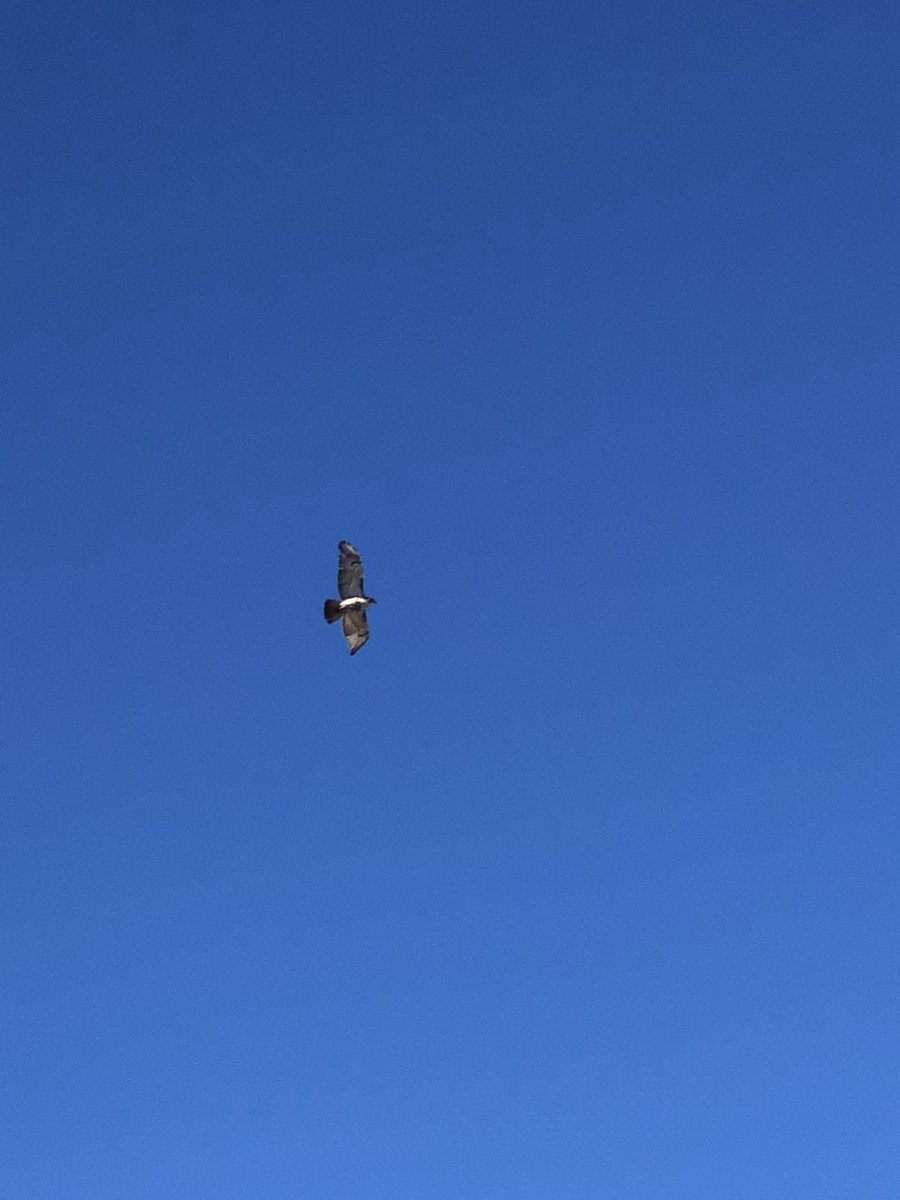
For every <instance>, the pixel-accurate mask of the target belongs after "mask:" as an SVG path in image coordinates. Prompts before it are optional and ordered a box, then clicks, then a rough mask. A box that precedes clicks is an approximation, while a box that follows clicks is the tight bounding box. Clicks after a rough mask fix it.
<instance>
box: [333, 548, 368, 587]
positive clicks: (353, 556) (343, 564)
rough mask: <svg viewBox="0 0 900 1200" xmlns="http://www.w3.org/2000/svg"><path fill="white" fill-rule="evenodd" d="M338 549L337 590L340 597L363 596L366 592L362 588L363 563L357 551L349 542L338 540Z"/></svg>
mask: <svg viewBox="0 0 900 1200" xmlns="http://www.w3.org/2000/svg"><path fill="white" fill-rule="evenodd" d="M338 550H340V552H341V555H340V558H339V559H338V591H339V592H340V594H341V599H342V600H349V599H350V598H351V596H364V595H365V594H366V593H365V591H364V590H363V565H362V559H361V558H360V557H359V552H358V551H357V550H355V549H354V547H353V546H351V545H350V543H349V542H339V543H338Z"/></svg>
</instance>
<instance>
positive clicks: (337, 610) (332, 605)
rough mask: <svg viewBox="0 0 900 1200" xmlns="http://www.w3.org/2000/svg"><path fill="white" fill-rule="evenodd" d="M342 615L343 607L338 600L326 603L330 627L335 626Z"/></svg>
mask: <svg viewBox="0 0 900 1200" xmlns="http://www.w3.org/2000/svg"><path fill="white" fill-rule="evenodd" d="M340 615H341V606H340V604H339V603H338V601H337V600H326V601H325V620H326V621H327V622H328V624H329V625H333V624H334V623H335V621H336V620H337V619H338V617H339V616H340Z"/></svg>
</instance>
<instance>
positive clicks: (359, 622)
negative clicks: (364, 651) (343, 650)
mask: <svg viewBox="0 0 900 1200" xmlns="http://www.w3.org/2000/svg"><path fill="white" fill-rule="evenodd" d="M343 624H344V637H345V638H346V639H347V645H348V646H349V647H350V653H351V654H355V653H356V652H357V650H359V649H360V647H361V646H364V645H365V644H366V642H367V641H368V640H369V622H368V621H367V620H366V610H365V609H364V608H348V609H347V611H346V612H345V613H344V618H343Z"/></svg>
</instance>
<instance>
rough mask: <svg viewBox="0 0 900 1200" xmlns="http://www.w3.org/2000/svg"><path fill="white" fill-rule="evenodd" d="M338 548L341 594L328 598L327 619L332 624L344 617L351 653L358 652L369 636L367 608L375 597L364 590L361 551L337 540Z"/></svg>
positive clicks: (339, 589)
mask: <svg viewBox="0 0 900 1200" xmlns="http://www.w3.org/2000/svg"><path fill="white" fill-rule="evenodd" d="M338 550H339V552H340V557H339V558H338V591H339V592H340V594H341V598H340V600H326V601H325V620H326V621H327V622H328V624H329V625H333V624H334V622H335V621H337V620H338V618H341V619H342V620H343V624H344V637H345V638H346V639H347V645H348V646H349V647H350V653H351V654H355V653H356V652H357V650H359V648H360V647H361V646H364V645H365V644H366V642H367V641H368V640H369V622H368V621H367V620H366V609H367V608H368V607H369V605H370V604H374V603H375V601H374V600H373V599H372V597H371V596H367V595H366V594H365V593H366V589H365V587H364V586H363V565H362V559H361V558H360V557H359V552H358V551H357V550H355V549H354V547H353V546H351V545H350V543H349V542H338Z"/></svg>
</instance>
